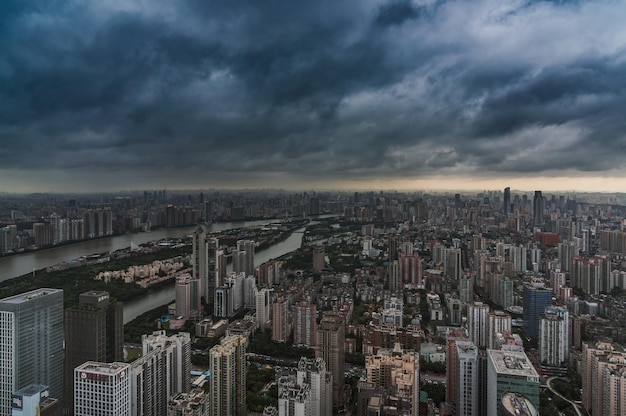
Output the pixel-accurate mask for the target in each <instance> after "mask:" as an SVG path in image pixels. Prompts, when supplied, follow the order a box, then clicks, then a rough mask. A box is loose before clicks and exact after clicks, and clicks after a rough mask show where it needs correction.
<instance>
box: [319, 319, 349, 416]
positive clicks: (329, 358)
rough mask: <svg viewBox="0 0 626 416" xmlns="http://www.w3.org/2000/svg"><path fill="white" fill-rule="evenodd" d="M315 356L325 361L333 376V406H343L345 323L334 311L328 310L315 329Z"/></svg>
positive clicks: (338, 407)
mask: <svg viewBox="0 0 626 416" xmlns="http://www.w3.org/2000/svg"><path fill="white" fill-rule="evenodd" d="M315 357H316V358H321V359H323V360H324V362H325V363H326V371H327V372H329V373H330V374H331V375H332V377H333V408H335V409H340V408H342V407H343V405H344V402H343V387H344V383H345V323H344V318H343V317H342V316H341V315H339V314H338V313H335V312H328V313H326V314H325V315H324V317H323V318H322V320H321V322H320V325H319V327H318V329H317V347H316V349H315Z"/></svg>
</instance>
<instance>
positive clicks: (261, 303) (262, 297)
mask: <svg viewBox="0 0 626 416" xmlns="http://www.w3.org/2000/svg"><path fill="white" fill-rule="evenodd" d="M269 321H270V291H269V290H267V289H265V288H263V289H261V290H258V291H257V292H256V324H257V327H259V328H260V329H262V330H265V328H267V325H268V322H269Z"/></svg>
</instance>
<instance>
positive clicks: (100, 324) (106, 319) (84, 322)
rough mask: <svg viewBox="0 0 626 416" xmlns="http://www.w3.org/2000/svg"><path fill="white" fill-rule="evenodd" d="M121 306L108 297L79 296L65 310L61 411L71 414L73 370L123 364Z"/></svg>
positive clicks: (94, 292) (96, 293)
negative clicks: (90, 363) (85, 365)
mask: <svg viewBox="0 0 626 416" xmlns="http://www.w3.org/2000/svg"><path fill="white" fill-rule="evenodd" d="M123 319H124V305H123V303H121V302H111V301H110V297H109V293H108V292H104V291H99V290H92V291H89V292H84V293H81V294H80V295H79V297H78V306H76V307H74V308H68V309H66V310H65V322H64V324H65V325H64V326H65V364H64V368H65V398H64V404H65V410H66V412H65V413H66V414H67V415H72V414H73V406H74V386H73V382H74V369H75V368H76V367H78V366H79V365H81V364H83V363H84V362H87V361H96V362H114V361H119V362H121V361H123V360H124V321H123Z"/></svg>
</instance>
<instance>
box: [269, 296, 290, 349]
mask: <svg viewBox="0 0 626 416" xmlns="http://www.w3.org/2000/svg"><path fill="white" fill-rule="evenodd" d="M289 328H290V326H289V308H288V305H287V301H286V300H285V299H284V298H282V297H280V298H278V299H276V302H274V303H272V341H276V342H287V338H289V333H290V330H289Z"/></svg>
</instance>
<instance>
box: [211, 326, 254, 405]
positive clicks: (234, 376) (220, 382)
mask: <svg viewBox="0 0 626 416" xmlns="http://www.w3.org/2000/svg"><path fill="white" fill-rule="evenodd" d="M247 342H248V341H247V338H246V337H244V336H241V335H231V336H228V337H226V338H224V339H222V341H221V342H220V344H219V345H216V346H215V347H213V348H211V350H210V351H209V368H210V371H211V380H210V383H211V387H210V390H209V395H210V406H211V407H210V413H209V415H210V416H222V415H232V416H242V415H245V414H246V348H247Z"/></svg>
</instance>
